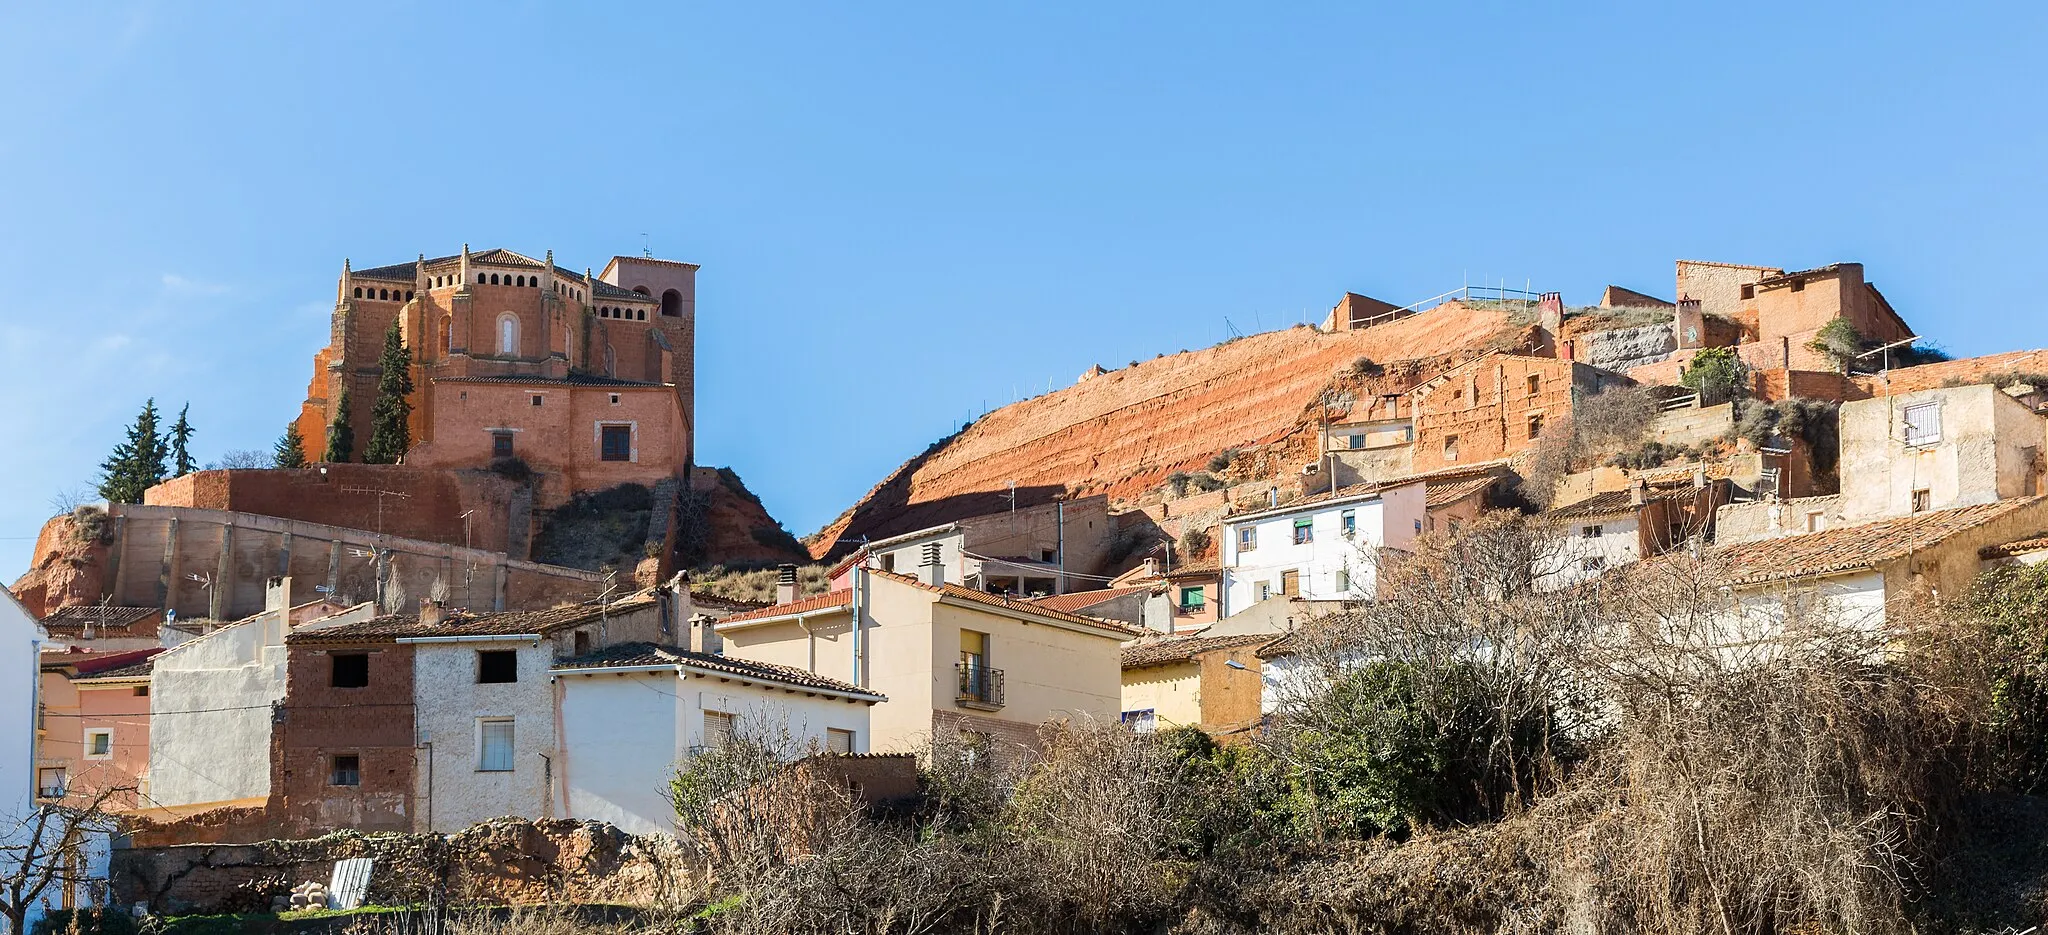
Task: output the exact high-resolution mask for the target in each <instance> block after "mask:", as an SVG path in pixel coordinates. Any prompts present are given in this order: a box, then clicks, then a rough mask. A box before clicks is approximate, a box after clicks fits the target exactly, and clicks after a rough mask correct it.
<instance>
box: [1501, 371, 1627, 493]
mask: <svg viewBox="0 0 2048 935" xmlns="http://www.w3.org/2000/svg"><path fill="white" fill-rule="evenodd" d="M1658 412H1659V409H1658V401H1657V398H1656V396H1655V395H1654V394H1653V393H1652V392H1651V388H1649V387H1644V386H1613V387H1608V388H1607V389H1606V390H1605V391H1604V392H1601V393H1597V394H1595V395H1592V396H1587V397H1585V398H1583V399H1581V400H1579V401H1578V402H1577V403H1576V404H1574V405H1573V407H1572V411H1571V417H1570V420H1569V421H1566V422H1563V423H1562V424H1558V425H1553V426H1550V427H1549V428H1547V429H1546V430H1545V432H1544V436H1543V439H1542V440H1541V441H1540V442H1538V443H1537V445H1536V449H1535V452H1534V454H1533V455H1532V456H1531V458H1530V461H1529V466H1528V468H1527V469H1526V470H1525V471H1524V472H1523V473H1524V478H1525V479H1524V480H1523V482H1522V485H1521V491H1522V496H1523V497H1524V498H1525V499H1527V500H1528V501H1529V502H1531V503H1534V504H1536V505H1538V506H1547V505H1549V503H1550V500H1551V498H1552V496H1554V495H1555V494H1556V491H1557V485H1558V483H1559V482H1560V481H1562V480H1564V477H1565V475H1567V474H1570V473H1572V472H1574V471H1582V470H1585V469H1587V468H1590V467H1593V466H1594V465H1596V464H1599V463H1601V462H1602V461H1604V460H1605V459H1606V458H1607V457H1608V456H1611V455H1616V454H1620V453H1622V452H1626V451H1630V450H1633V449H1636V448H1639V447H1640V446H1641V445H1642V442H1643V440H1644V439H1645V438H1646V437H1647V436H1648V435H1649V432H1650V425H1651V423H1653V422H1655V421H1656V418H1657V413H1658Z"/></svg>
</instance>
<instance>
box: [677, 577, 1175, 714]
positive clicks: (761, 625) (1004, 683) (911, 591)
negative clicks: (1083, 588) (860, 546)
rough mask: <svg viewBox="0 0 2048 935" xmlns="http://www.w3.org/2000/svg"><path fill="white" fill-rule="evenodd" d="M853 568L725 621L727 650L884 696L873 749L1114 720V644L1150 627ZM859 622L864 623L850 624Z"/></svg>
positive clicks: (720, 629) (721, 629) (936, 580)
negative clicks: (814, 589)
mask: <svg viewBox="0 0 2048 935" xmlns="http://www.w3.org/2000/svg"><path fill="white" fill-rule="evenodd" d="M922 570H923V571H925V572H926V573H927V575H928V577H927V578H925V579H923V580H920V579H919V578H913V577H910V576H908V575H900V574H896V573H894V572H887V571H882V570H880V569H871V568H856V569H854V570H853V573H852V575H851V577H850V578H849V580H848V585H849V586H848V587H847V588H846V589H845V590H841V591H834V592H832V593H830V594H824V595H820V596H817V597H811V598H805V599H803V600H798V601H792V602H789V603H784V604H777V605H775V606H772V607H764V608H761V609H760V610H755V611H749V612H747V613H742V614H737V615H734V616H731V617H727V618H726V619H724V620H722V621H719V622H718V623H717V624H716V626H715V630H716V631H717V633H718V635H719V637H720V638H721V639H722V640H723V641H724V652H725V654H726V655H728V656H732V657H734V658H739V659H751V660H754V661H756V662H766V663H773V664H776V665H784V666H790V667H793V668H797V669H802V670H804V671H807V672H811V673H813V674H816V675H822V676H825V677H827V678H833V679H838V680H839V681H842V682H848V683H851V684H853V685H858V686H860V687H861V688H864V689H868V690H871V691H874V692H877V693H879V694H882V695H886V696H888V699H889V700H887V701H884V702H881V703H879V704H877V705H875V706H874V707H873V708H872V709H870V711H869V713H868V727H869V732H870V738H871V740H870V749H871V750H873V751H874V752H910V751H916V750H918V749H920V748H922V747H923V746H924V745H926V744H927V743H929V742H930V741H931V740H932V738H934V737H937V736H946V735H957V734H965V735H969V736H978V737H981V738H984V739H986V740H999V741H1007V742H1013V743H1019V744H1024V745H1032V744H1035V743H1036V740H1037V732H1038V726H1039V725H1040V724H1043V723H1045V722H1047V721H1053V720H1061V719H1081V718H1093V719H1096V720H1098V721H1104V722H1107V721H1110V720H1112V719H1114V718H1116V716H1117V713H1118V711H1120V710H1121V708H1120V699H1121V691H1120V682H1119V677H1118V671H1119V666H1120V662H1119V657H1118V649H1119V646H1120V645H1121V644H1122V643H1123V642H1124V641H1126V640H1129V639H1132V638H1134V637H1136V636H1138V635H1140V634H1141V633H1142V632H1143V631H1141V630H1138V629H1135V628H1133V627H1129V626H1126V625H1124V624H1121V623H1117V622H1114V621H1109V620H1102V619H1098V618H1095V617H1084V616H1081V615H1079V614H1072V613H1066V612H1063V611H1058V610H1053V609H1050V608H1045V607H1039V606H1036V605H1034V604H1030V603H1027V602H1024V601H1015V600H1010V599H1008V598H1004V597H999V596H997V595H994V594H988V593H984V592H981V591H976V590H973V589H971V588H965V587H961V586H959V585H956V584H947V583H945V581H944V578H943V572H942V571H941V566H936V565H928V566H926V567H925V568H924V569H922ZM855 620H859V621H860V626H859V627H857V628H856V627H855V626H854V625H853V623H854V621H855Z"/></svg>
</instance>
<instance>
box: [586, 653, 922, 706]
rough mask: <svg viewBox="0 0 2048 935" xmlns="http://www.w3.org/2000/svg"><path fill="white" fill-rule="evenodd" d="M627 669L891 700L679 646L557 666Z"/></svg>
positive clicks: (798, 672)
mask: <svg viewBox="0 0 2048 935" xmlns="http://www.w3.org/2000/svg"><path fill="white" fill-rule="evenodd" d="M627 666H688V667H690V668H693V669H705V670H709V671H712V672H724V673H726V674H729V675H737V676H740V677H742V678H754V679H763V680H766V681H771V682H781V683H783V684H785V685H790V686H794V687H796V688H816V689H824V690H826V691H835V692H849V693H852V694H858V695H866V696H868V697H871V698H874V699H875V700H877V701H886V700H888V697H887V696H885V695H882V694H880V693H877V692H872V691H868V690H867V689H864V688H861V687H860V686H858V685H851V684H848V683H846V682H842V681H839V680H838V679H831V678H826V677H824V676H822V675H818V674H816V673H813V672H806V671H804V670H802V669H798V668H794V667H791V666H783V665H776V664H774V663H771V662H756V661H754V660H752V659H735V658H733V657H731V656H718V655H713V654H711V653H700V652H692V651H690V650H687V649H681V648H678V647H675V646H662V645H658V644H655V643H620V644H619V645H617V646H609V647H606V648H604V649H600V650H598V651H597V652H593V653H586V654H584V655H581V656H577V657H575V658H573V659H565V660H563V661H561V662H558V663H555V666H554V668H555V671H557V672H566V671H576V670H589V669H617V668H624V667H627Z"/></svg>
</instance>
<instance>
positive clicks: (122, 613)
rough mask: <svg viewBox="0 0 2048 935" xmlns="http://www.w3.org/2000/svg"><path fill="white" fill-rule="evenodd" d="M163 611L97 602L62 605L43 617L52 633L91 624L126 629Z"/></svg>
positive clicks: (82, 627)
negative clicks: (113, 605) (103, 604)
mask: <svg viewBox="0 0 2048 935" xmlns="http://www.w3.org/2000/svg"><path fill="white" fill-rule="evenodd" d="M161 613H163V611H162V610H161V609H159V608H155V607H101V606H99V605H97V604H78V605H74V606H71V607H60V608H58V609H56V610H53V611H51V612H50V613H49V614H48V615H46V616H44V617H43V627H44V628H45V629H47V630H49V631H50V632H52V633H56V632H60V631H63V632H69V631H72V630H83V629H85V626H86V624H91V625H92V626H93V629H95V630H105V629H126V628H128V627H132V626H134V625H136V624H138V623H141V622H142V621H144V620H147V619H149V618H151V617H154V616H157V615H159V614H161Z"/></svg>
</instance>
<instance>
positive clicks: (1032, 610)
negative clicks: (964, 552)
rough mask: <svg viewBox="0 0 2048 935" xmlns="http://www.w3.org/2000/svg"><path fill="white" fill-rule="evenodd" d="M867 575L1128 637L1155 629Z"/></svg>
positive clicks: (877, 572)
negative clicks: (1111, 631) (1114, 632)
mask: <svg viewBox="0 0 2048 935" xmlns="http://www.w3.org/2000/svg"><path fill="white" fill-rule="evenodd" d="M868 574H871V575H875V576H877V577H881V578H887V579H890V580H893V581H899V582H902V583H904V584H907V585H910V586H911V587H915V588H922V589H924V590H926V591H932V592H935V593H938V594H943V595H945V596H947V597H957V598H961V599H963V600H969V601H973V602H975V603H977V604H987V605H989V606H990V607H1000V608H1003V609H1005V610H1014V611H1021V612H1023V613H1027V614H1037V615H1038V616H1041V617H1051V618H1053V619H1055V620H1065V621H1067V622H1068V623H1078V624H1081V625H1083V626H1089V627H1096V628H1098V629H1103V630H1114V631H1117V632H1119V633H1123V634H1126V635H1129V636H1144V635H1145V634H1147V633H1150V632H1152V631H1150V630H1145V629H1141V628H1139V627H1133V626H1130V625H1128V624H1124V623H1120V622H1118V621H1115V620H1104V619H1103V618H1101V617H1089V616H1085V615H1082V614H1076V613H1069V612H1067V611H1064V610H1055V609H1053V608H1050V607H1040V606H1038V605H1037V604H1033V603H1031V602H1030V601H1020V600H1015V599H1012V598H1007V597H1004V596H1002V595H1000V594H990V593H988V592H987V591H976V590H975V589H973V588H967V587H961V586H960V585H957V584H942V585H939V586H937V587H933V586H932V585H929V584H925V583H924V582H922V581H919V580H917V579H916V578H912V577H910V576H909V575H899V574H897V573H895V572H893V571H882V570H880V569H869V571H868Z"/></svg>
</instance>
